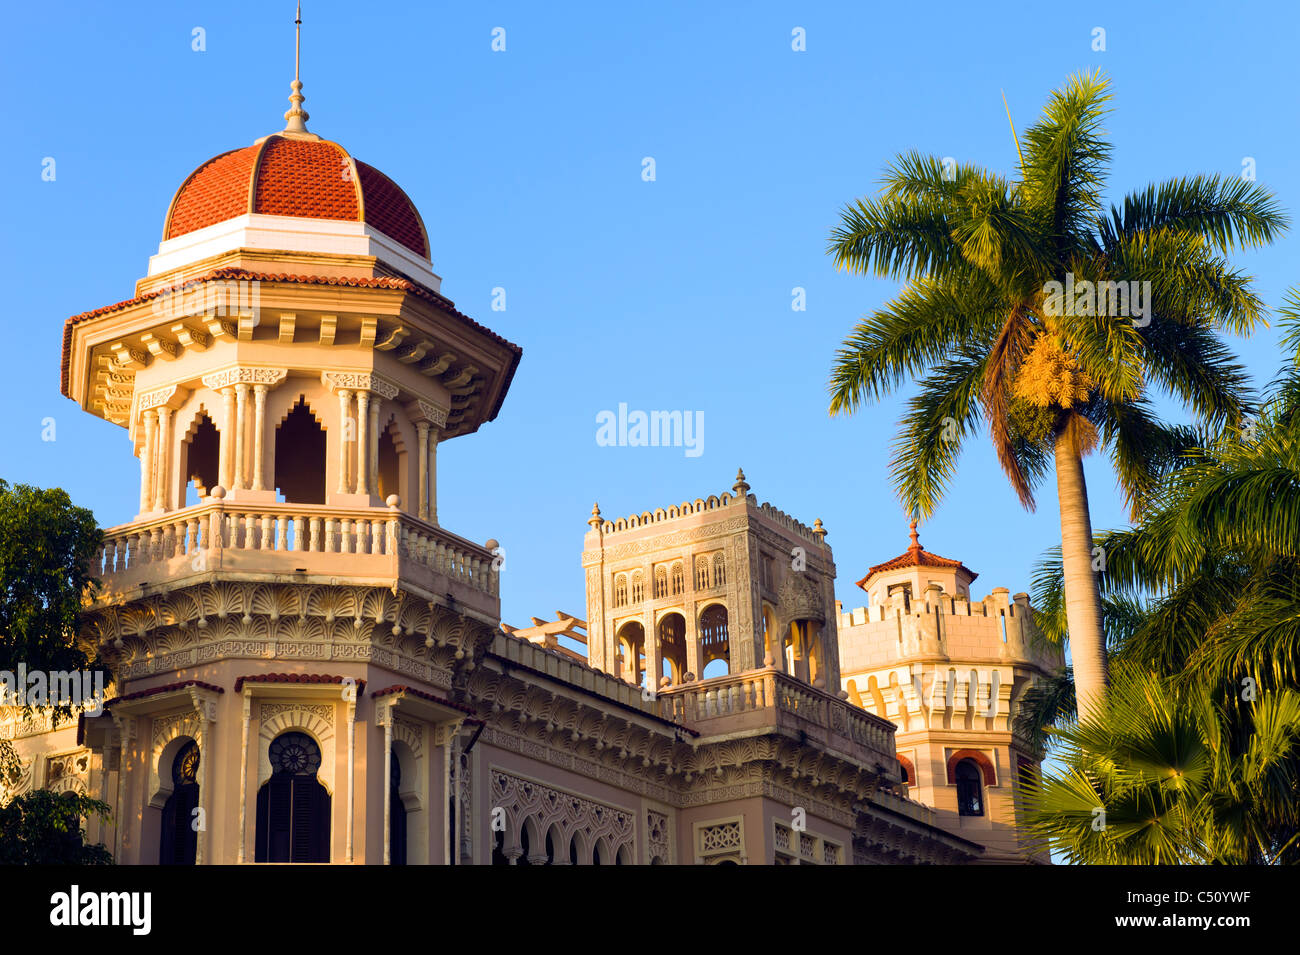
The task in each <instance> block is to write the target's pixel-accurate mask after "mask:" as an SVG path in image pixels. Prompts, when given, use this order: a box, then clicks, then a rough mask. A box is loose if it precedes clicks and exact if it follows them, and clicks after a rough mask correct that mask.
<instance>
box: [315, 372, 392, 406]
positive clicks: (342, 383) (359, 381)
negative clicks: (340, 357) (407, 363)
mask: <svg viewBox="0 0 1300 955" xmlns="http://www.w3.org/2000/svg"><path fill="white" fill-rule="evenodd" d="M320 380H321V381H322V382H323V383H324V384H325V385H326V387H328V388H329V389H330V390H331V391H338V390H339V389H340V388H347V389H348V390H350V391H371V392H374V393H375V394H377V395H379V396H380V397H382V398H386V399H388V400H389V401H391V400H392V399H394V398H396V397H397V393H398V391H399V390H400V389H399V388H398V387H397V385H395V384H393V383H392V382H390V381H387V380H385V379H383V378H381V377H379V376H378V375H372V374H370V373H369V372H363V371H322V372H321V373H320Z"/></svg>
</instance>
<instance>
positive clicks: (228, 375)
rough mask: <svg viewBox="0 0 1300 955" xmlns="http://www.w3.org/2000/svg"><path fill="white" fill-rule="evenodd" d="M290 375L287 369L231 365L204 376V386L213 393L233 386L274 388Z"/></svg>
mask: <svg viewBox="0 0 1300 955" xmlns="http://www.w3.org/2000/svg"><path fill="white" fill-rule="evenodd" d="M288 375H289V369H287V368H263V367H253V366H248V365H231V366H230V367H228V368H222V369H220V370H219V371H212V372H209V373H208V374H206V375H204V376H203V384H204V385H206V386H207V387H209V388H211V389H212V390H213V391H221V390H222V389H223V388H228V387H230V386H231V385H266V386H267V387H268V388H274V387H275V386H276V385H278V384H279V383H280V382H282V381H284V379H285V378H287V377H288Z"/></svg>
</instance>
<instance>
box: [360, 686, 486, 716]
mask: <svg viewBox="0 0 1300 955" xmlns="http://www.w3.org/2000/svg"><path fill="white" fill-rule="evenodd" d="M394 693H409V694H410V695H411V696H418V697H419V698H420V699H422V700H430V701H431V702H434V703H437V704H438V705H440V706H446V707H450V708H451V709H453V710H460V711H461V712H462V713H468V714H469V715H470V716H473V715H474V710H473V709H472V708H471V707H468V706H462V705H461V704H459V703H453V702H452V701H451V700H445V699H443V698H442V697H440V696H434V695H433V694H432V693H426V692H424V690H416V689H414V688H412V687H409V686H402V685H401V684H397V685H394V686H386V687H384V688H383V689H382V690H375V691H374V692H373V693H371V694H370V696H371V698H372V699H373V698H374V697H378V696H392V695H393V694H394Z"/></svg>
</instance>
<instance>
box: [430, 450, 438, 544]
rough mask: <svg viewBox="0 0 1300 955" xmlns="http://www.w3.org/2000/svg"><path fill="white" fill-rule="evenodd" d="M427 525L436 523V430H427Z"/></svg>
mask: <svg viewBox="0 0 1300 955" xmlns="http://www.w3.org/2000/svg"><path fill="white" fill-rule="evenodd" d="M429 523H430V524H437V523H438V429H437V428H430V429H429Z"/></svg>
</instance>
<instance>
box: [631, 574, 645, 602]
mask: <svg viewBox="0 0 1300 955" xmlns="http://www.w3.org/2000/svg"><path fill="white" fill-rule="evenodd" d="M643 600H645V584H644V583H642V581H641V571H639V570H638V571H634V572H633V574H632V603H634V604H639V603H641V601H643Z"/></svg>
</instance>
